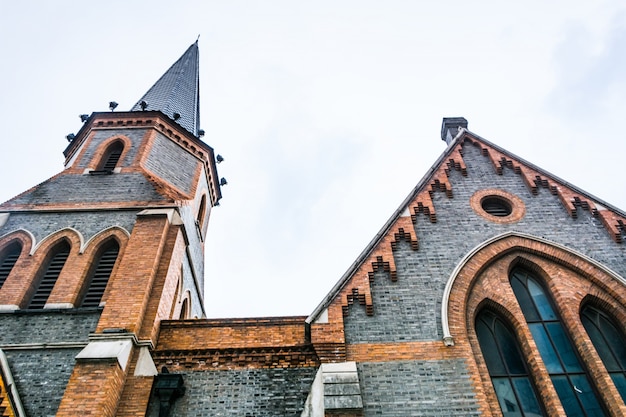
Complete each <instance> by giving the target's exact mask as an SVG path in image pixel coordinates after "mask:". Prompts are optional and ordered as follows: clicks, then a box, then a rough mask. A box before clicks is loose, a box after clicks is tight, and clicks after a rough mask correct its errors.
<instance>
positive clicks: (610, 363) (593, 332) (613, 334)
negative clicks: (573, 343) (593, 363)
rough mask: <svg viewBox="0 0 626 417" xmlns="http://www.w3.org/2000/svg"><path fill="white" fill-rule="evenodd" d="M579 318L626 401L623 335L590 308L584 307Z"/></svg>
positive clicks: (607, 320) (613, 323)
mask: <svg viewBox="0 0 626 417" xmlns="http://www.w3.org/2000/svg"><path fill="white" fill-rule="evenodd" d="M580 318H581V321H582V323H583V326H584V327H585V330H586V331H587V334H588V335H589V338H590V339H591V342H592V343H593V346H594V347H595V348H596V351H597V352H598V355H600V358H601V359H602V362H603V363H604V366H605V367H606V370H607V371H608V372H609V375H611V379H613V383H614V384H615V387H616V388H617V390H618V391H619V393H620V395H621V396H622V398H623V399H624V400H625V401H626V339H625V338H624V334H623V333H622V332H621V331H620V330H619V328H618V327H617V326H616V325H615V322H614V321H613V320H612V319H611V318H610V317H609V316H608V315H607V314H605V313H604V312H603V311H600V310H598V309H596V308H594V307H592V306H589V305H588V306H585V307H584V308H583V309H582V311H581V313H580Z"/></svg>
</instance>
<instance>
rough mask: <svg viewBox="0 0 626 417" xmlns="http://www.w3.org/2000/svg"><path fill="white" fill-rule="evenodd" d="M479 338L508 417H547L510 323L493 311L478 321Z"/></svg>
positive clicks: (503, 409) (495, 388) (482, 314)
mask: <svg viewBox="0 0 626 417" xmlns="http://www.w3.org/2000/svg"><path fill="white" fill-rule="evenodd" d="M475 329H476V336H477V337H478V342H479V343H480V349H481V351H482V353H483V357H484V358H485V362H486V363H487V369H488V370H489V376H490V377H491V382H492V384H493V388H494V390H495V391H496V395H497V397H498V402H499V403H500V407H501V408H502V413H503V414H504V415H505V416H507V417H508V416H520V417H528V416H532V417H535V416H542V415H545V414H544V412H543V410H542V408H541V405H540V403H539V401H538V400H537V393H536V390H535V387H534V386H533V384H532V382H531V380H530V377H529V373H528V368H527V367H526V362H525V361H524V359H523V357H522V352H521V350H520V348H519V343H518V342H517V339H516V338H515V335H514V334H513V332H512V331H511V330H510V329H509V327H508V326H507V325H506V323H505V322H504V321H503V320H502V319H501V318H500V317H499V316H498V315H496V314H494V313H493V312H491V311H489V310H482V311H481V312H480V313H479V314H478V316H477V317H476V326H475Z"/></svg>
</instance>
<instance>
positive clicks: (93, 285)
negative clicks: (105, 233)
mask: <svg viewBox="0 0 626 417" xmlns="http://www.w3.org/2000/svg"><path fill="white" fill-rule="evenodd" d="M119 251H120V246H119V244H118V243H117V242H116V241H115V240H112V241H110V242H109V243H107V244H106V245H105V246H104V247H103V248H102V249H101V250H100V251H99V253H98V255H97V256H96V260H95V262H94V265H95V266H94V268H93V269H92V270H91V272H90V274H89V277H88V279H87V282H86V289H85V293H84V295H83V299H82V301H81V304H80V306H81V307H98V306H99V305H100V301H101V300H102V296H103V295H104V290H106V287H107V284H108V283H109V278H110V277H111V272H113V267H114V266H115V262H116V261H117V255H118V254H119Z"/></svg>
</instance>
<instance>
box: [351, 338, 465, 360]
mask: <svg viewBox="0 0 626 417" xmlns="http://www.w3.org/2000/svg"><path fill="white" fill-rule="evenodd" d="M458 356H459V355H458V350H455V349H449V348H447V347H445V346H444V345H442V344H441V342H440V341H438V340H437V341H428V342H400V343H355V344H348V345H346V359H347V360H348V361H356V362H390V361H430V360H445V359H456V358H457V357H458Z"/></svg>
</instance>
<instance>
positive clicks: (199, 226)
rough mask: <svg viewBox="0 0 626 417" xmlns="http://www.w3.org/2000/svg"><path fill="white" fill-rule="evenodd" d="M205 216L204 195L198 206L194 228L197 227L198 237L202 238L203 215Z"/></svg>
mask: <svg viewBox="0 0 626 417" xmlns="http://www.w3.org/2000/svg"><path fill="white" fill-rule="evenodd" d="M205 216H206V195H203V196H202V199H201V200H200V207H198V214H197V215H196V228H197V229H198V235H199V236H200V239H201V240H202V239H203V236H202V227H203V225H204V217H205Z"/></svg>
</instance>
